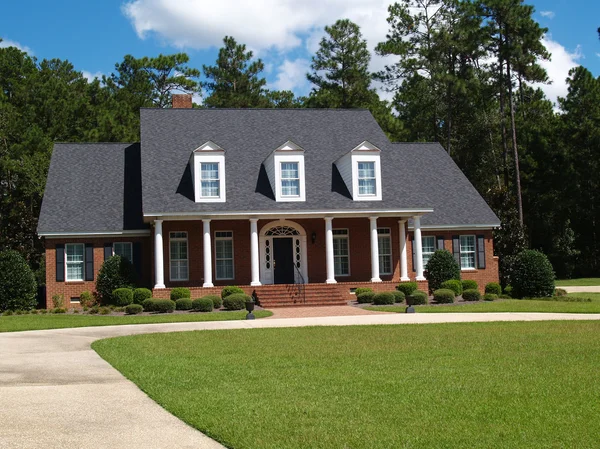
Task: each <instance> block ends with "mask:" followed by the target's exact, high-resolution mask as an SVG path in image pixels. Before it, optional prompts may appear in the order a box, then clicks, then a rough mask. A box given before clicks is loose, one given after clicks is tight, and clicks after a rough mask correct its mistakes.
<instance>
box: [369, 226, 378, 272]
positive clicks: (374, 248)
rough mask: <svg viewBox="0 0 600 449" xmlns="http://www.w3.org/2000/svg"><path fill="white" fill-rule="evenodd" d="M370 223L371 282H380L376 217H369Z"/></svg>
mask: <svg viewBox="0 0 600 449" xmlns="http://www.w3.org/2000/svg"><path fill="white" fill-rule="evenodd" d="M369 223H370V225H371V282H381V278H380V277H379V238H378V236H377V217H369Z"/></svg>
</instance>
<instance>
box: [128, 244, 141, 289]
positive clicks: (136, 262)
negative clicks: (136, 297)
mask: <svg viewBox="0 0 600 449" xmlns="http://www.w3.org/2000/svg"><path fill="white" fill-rule="evenodd" d="M131 250H132V251H133V266H134V268H135V272H136V274H137V277H138V280H139V279H141V278H142V243H141V242H133V245H132V247H131Z"/></svg>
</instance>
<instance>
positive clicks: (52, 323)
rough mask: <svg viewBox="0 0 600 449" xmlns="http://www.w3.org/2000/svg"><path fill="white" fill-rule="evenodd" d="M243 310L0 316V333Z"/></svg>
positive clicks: (262, 313)
mask: <svg viewBox="0 0 600 449" xmlns="http://www.w3.org/2000/svg"><path fill="white" fill-rule="evenodd" d="M246 313H247V312H246V311H239V312H213V313H190V314H183V313H177V314H168V313H164V314H160V315H144V316H135V315H125V316H122V315H121V316H101V315H72V314H64V315H63V314H47V315H12V316H0V332H16V331H30V330H40V329H63V328H66V327H88V326H114V325H118V324H150V323H179V322H188V321H227V320H243V319H245V318H246ZM254 315H255V316H256V318H264V317H267V316H271V315H273V313H272V312H270V311H268V310H257V311H255V312H254Z"/></svg>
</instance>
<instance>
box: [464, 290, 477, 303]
mask: <svg viewBox="0 0 600 449" xmlns="http://www.w3.org/2000/svg"><path fill="white" fill-rule="evenodd" d="M462 297H463V299H464V300H465V301H481V293H479V290H476V289H474V288H471V289H469V290H465V291H464V292H463V294H462Z"/></svg>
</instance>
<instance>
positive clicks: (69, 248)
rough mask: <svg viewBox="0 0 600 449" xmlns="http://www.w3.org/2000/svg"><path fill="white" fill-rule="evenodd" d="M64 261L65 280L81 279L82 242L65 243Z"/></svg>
mask: <svg viewBox="0 0 600 449" xmlns="http://www.w3.org/2000/svg"><path fill="white" fill-rule="evenodd" d="M65 253H66V255H67V257H66V258H65V263H66V264H67V281H83V273H84V257H83V254H84V245H83V243H67V244H66V245H65Z"/></svg>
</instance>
